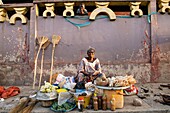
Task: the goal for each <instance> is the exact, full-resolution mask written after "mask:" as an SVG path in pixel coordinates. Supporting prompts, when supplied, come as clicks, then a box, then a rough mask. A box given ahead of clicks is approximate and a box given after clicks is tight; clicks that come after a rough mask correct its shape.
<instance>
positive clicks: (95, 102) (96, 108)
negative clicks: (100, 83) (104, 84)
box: [93, 94, 99, 111]
mask: <svg viewBox="0 0 170 113" xmlns="http://www.w3.org/2000/svg"><path fill="white" fill-rule="evenodd" d="M97 101H98V98H97V96H96V94H94V97H93V107H94V110H95V111H97V110H98V109H99V108H98V102H97Z"/></svg>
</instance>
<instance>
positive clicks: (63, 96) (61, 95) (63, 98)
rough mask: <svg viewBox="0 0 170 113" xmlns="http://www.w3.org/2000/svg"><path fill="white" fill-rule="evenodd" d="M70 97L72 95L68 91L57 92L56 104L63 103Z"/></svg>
mask: <svg viewBox="0 0 170 113" xmlns="http://www.w3.org/2000/svg"><path fill="white" fill-rule="evenodd" d="M71 97H72V95H71V94H70V93H69V92H61V93H59V96H58V105H59V106H60V105H62V104H64V103H65V102H67V100H69V99H70V98H71Z"/></svg>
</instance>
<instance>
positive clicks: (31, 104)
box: [18, 100, 38, 113]
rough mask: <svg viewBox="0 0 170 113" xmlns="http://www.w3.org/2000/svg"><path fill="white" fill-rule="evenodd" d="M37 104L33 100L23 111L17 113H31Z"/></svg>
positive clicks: (36, 101)
mask: <svg viewBox="0 0 170 113" xmlns="http://www.w3.org/2000/svg"><path fill="white" fill-rule="evenodd" d="M37 103H38V100H33V101H32V102H31V103H30V104H29V105H28V106H27V107H25V108H24V109H23V110H21V111H20V112H18V113H31V111H32V109H33V108H34V106H35V105H36V104H37Z"/></svg>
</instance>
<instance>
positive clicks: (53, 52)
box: [50, 44, 55, 84]
mask: <svg viewBox="0 0 170 113" xmlns="http://www.w3.org/2000/svg"><path fill="white" fill-rule="evenodd" d="M54 49H55V44H53V50H52V58H51V72H50V84H51V82H52V74H53V59H54Z"/></svg>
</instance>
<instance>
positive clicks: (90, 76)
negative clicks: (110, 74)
mask: <svg viewBox="0 0 170 113" xmlns="http://www.w3.org/2000/svg"><path fill="white" fill-rule="evenodd" d="M97 77H102V78H104V79H105V78H106V77H105V75H104V73H102V72H101V66H100V61H99V59H98V58H96V57H95V49H94V48H89V49H88V50H87V57H84V58H83V59H82V60H81V62H80V65H79V69H78V82H81V81H85V82H93V81H94V80H95V79H96V78H97Z"/></svg>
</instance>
